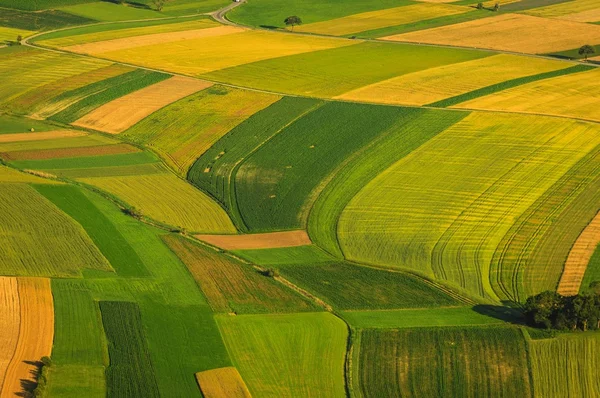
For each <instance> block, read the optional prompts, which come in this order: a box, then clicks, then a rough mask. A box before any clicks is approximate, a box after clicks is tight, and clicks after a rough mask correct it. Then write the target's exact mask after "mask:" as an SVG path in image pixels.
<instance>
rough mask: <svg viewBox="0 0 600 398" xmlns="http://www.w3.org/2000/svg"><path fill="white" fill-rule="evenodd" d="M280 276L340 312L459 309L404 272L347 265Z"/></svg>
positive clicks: (285, 270) (293, 269)
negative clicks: (428, 308) (434, 308)
mask: <svg viewBox="0 0 600 398" xmlns="http://www.w3.org/2000/svg"><path fill="white" fill-rule="evenodd" d="M280 272H281V274H282V275H283V276H284V277H285V278H286V279H288V280H290V281H292V282H293V283H295V284H297V285H299V286H302V287H303V288H305V289H308V290H309V291H311V292H312V293H313V294H315V295H316V296H318V297H320V298H321V299H323V300H324V301H325V302H327V303H328V304H331V305H333V306H334V307H336V308H339V309H341V310H350V309H353V310H358V309H365V310H367V309H392V308H423V307H438V306H441V307H444V306H446V307H447V306H453V305H461V302H460V301H458V300H457V299H456V298H455V297H452V296H450V295H448V294H447V293H446V292H444V291H442V290H441V289H439V288H438V287H436V286H435V285H434V284H432V283H431V282H429V281H426V280H424V279H421V278H418V277H416V276H413V275H410V274H407V273H403V272H389V271H385V270H380V269H374V268H368V267H363V266H357V265H352V264H347V263H336V264H322V265H320V264H317V265H295V266H287V267H281V268H280Z"/></svg>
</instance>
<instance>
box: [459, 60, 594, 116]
mask: <svg viewBox="0 0 600 398" xmlns="http://www.w3.org/2000/svg"><path fill="white" fill-rule="evenodd" d="M598 77H600V70H598V69H594V70H591V71H588V72H581V73H573V74H570V75H565V76H560V77H555V78H552V79H547V80H541V81H538V82H533V83H529V84H526V85H523V86H519V87H514V88H511V89H508V90H505V91H500V92H498V93H494V94H490V95H487V96H485V97H480V98H475V99H473V100H471V101H467V102H463V103H461V104H460V105H457V106H456V107H457V108H471V109H490V110H503V111H510V112H521V113H535V114H547V115H557V116H566V117H573V118H580V119H587V120H594V121H600V108H599V107H598V101H600V92H599V91H598V88H600V80H599V79H598ZM581 82H585V84H584V85H582V84H581Z"/></svg>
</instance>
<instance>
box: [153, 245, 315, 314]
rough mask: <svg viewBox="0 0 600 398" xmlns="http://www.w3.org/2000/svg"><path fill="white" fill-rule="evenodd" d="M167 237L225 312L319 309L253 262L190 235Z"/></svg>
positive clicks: (213, 304)
mask: <svg viewBox="0 0 600 398" xmlns="http://www.w3.org/2000/svg"><path fill="white" fill-rule="evenodd" d="M163 240H164V241H165V242H166V243H167V245H168V246H169V247H170V248H171V250H173V251H174V252H175V254H177V255H178V256H179V258H180V259H181V261H183V263H184V264H185V265H186V266H187V267H188V269H189V271H190V273H191V274H192V276H193V277H194V279H195V280H196V283H197V284H198V286H199V287H200V289H201V290H202V292H203V293H204V295H205V296H206V298H207V299H208V302H209V303H210V305H211V307H212V309H213V310H214V311H215V312H221V313H224V312H225V313H231V312H233V313H236V314H252V313H270V312H300V311H311V310H312V311H316V310H317V309H316V308H315V306H314V305H313V304H312V303H310V302H308V301H306V300H305V299H304V298H303V297H301V296H300V295H298V294H296V293H295V292H294V291H292V290H290V289H288V288H286V287H285V286H283V285H282V284H280V283H278V282H276V281H275V280H274V279H273V278H268V277H266V276H265V275H262V274H260V273H259V272H258V270H256V269H254V267H252V265H249V264H242V263H241V262H239V261H237V260H234V259H232V258H231V257H228V256H225V255H222V254H219V253H217V252H215V251H214V250H212V249H210V248H206V247H203V246H201V245H199V244H198V243H195V242H192V241H189V240H187V239H184V238H181V237H176V236H166V237H164V238H163Z"/></svg>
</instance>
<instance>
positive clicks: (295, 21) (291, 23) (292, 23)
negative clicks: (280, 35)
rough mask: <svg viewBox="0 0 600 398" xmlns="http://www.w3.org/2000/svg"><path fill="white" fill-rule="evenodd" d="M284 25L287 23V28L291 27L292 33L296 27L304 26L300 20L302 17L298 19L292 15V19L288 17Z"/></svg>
mask: <svg viewBox="0 0 600 398" xmlns="http://www.w3.org/2000/svg"><path fill="white" fill-rule="evenodd" d="M283 23H285V25H286V26H291V27H292V32H293V31H294V26H296V25H302V19H300V17H298V16H296V15H292V16H291V17H287V18H286V19H284V20H283Z"/></svg>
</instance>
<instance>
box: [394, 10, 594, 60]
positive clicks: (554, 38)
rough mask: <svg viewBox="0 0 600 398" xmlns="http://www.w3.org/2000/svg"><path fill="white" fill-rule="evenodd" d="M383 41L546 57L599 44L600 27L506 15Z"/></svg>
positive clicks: (398, 36)
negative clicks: (472, 48)
mask: <svg viewBox="0 0 600 398" xmlns="http://www.w3.org/2000/svg"><path fill="white" fill-rule="evenodd" d="M384 39H386V40H393V41H408V42H416V43H432V44H442V45H453V46H464V47H475V48H490V49H494V50H501V51H515V52H520V53H531V54H546V53H551V52H556V51H563V50H570V49H572V48H575V47H579V46H581V45H582V44H581V43H600V26H597V25H590V24H584V23H579V22H572V21H564V20H556V19H546V18H539V17H533V16H529V15H521V14H504V15H499V16H495V17H490V18H482V19H478V20H475V21H469V22H464V23H460V24H456V25H449V26H443V27H439V28H433V29H427V30H423V31H418V32H410V33H404V34H400V35H393V36H388V37H384Z"/></svg>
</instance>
